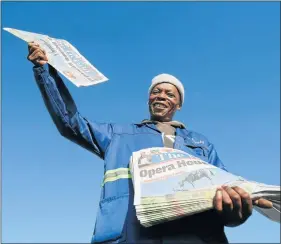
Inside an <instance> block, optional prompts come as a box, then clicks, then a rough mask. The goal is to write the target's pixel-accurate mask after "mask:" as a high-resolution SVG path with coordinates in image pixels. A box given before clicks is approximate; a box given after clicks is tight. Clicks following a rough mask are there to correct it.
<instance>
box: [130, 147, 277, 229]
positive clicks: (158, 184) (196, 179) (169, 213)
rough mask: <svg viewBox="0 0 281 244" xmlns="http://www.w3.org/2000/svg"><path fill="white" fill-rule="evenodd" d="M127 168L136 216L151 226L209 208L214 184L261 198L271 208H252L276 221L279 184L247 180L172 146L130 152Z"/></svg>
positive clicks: (214, 192)
mask: <svg viewBox="0 0 281 244" xmlns="http://www.w3.org/2000/svg"><path fill="white" fill-rule="evenodd" d="M130 171H131V175H132V180H133V185H134V191H135V196H134V205H135V207H136V213H137V218H138V219H139V221H140V223H141V224H142V225H143V226H145V227H149V226H153V225H156V224H159V223H162V222H166V221H171V220H174V219H178V218H182V217H185V216H188V215H192V214H196V213H200V212H203V211H207V210H210V209H212V208H213V198H214V197H215V194H216V190H217V187H218V186H222V185H228V186H239V187H241V188H242V189H244V190H245V191H246V192H248V193H249V194H250V196H251V198H252V199H253V200H254V199H257V198H260V197H262V198H265V199H267V200H270V201H271V202H272V203H273V208H271V209H262V208H258V207H255V209H256V210H257V211H258V212H260V213H261V214H263V215H264V216H266V217H268V218H270V219H271V220H273V221H276V222H279V223H280V186H272V185H265V184H261V183H258V182H254V181H248V180H246V179H244V178H242V177H240V176H236V175H233V174H231V173H229V172H227V171H224V170H222V169H220V168H217V167H215V166H213V165H211V164H209V163H206V162H204V161H203V160H201V159H199V158H197V157H194V156H192V155H190V154H188V153H186V152H183V151H180V150H176V149H172V148H148V149H144V150H140V151H138V152H135V153H133V155H132V156H131V160H130Z"/></svg>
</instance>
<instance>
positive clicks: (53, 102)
mask: <svg viewBox="0 0 281 244" xmlns="http://www.w3.org/2000/svg"><path fill="white" fill-rule="evenodd" d="M33 72H34V76H35V80H36V83H37V85H38V87H39V89H40V92H41V95H42V97H43V100H44V103H45V105H46V107H47V109H48V111H49V113H50V115H51V117H52V119H53V121H54V123H55V125H56V127H57V129H58V130H59V132H60V134H61V135H62V136H64V137H65V138H67V139H69V140H71V141H73V142H75V143H77V144H79V145H80V146H82V147H84V148H86V149H87V150H89V151H91V152H93V153H94V154H96V155H97V156H99V157H100V158H102V159H104V154H105V151H106V149H107V147H108V146H109V144H110V141H111V139H112V135H113V128H112V125H111V124H107V123H104V124H101V123H92V122H89V121H88V120H87V119H86V118H84V117H82V116H81V115H80V114H79V112H78V111H77V108H76V105H75V102H74V101H73V99H72V97H71V95H70V93H69V91H68V89H67V87H66V86H65V84H64V83H63V80H62V79H61V77H60V76H59V75H58V73H57V71H56V70H55V69H54V68H53V67H52V66H50V65H49V71H48V70H47V69H46V68H45V67H34V68H33Z"/></svg>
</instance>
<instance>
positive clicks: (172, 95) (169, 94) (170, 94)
mask: <svg viewBox="0 0 281 244" xmlns="http://www.w3.org/2000/svg"><path fill="white" fill-rule="evenodd" d="M167 95H168V97H175V95H174V94H173V93H168V94H167Z"/></svg>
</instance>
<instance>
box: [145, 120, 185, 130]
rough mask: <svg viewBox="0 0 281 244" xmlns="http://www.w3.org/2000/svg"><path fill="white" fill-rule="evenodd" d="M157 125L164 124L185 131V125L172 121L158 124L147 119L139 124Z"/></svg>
mask: <svg viewBox="0 0 281 244" xmlns="http://www.w3.org/2000/svg"><path fill="white" fill-rule="evenodd" d="M157 123H164V124H169V125H171V126H173V127H175V128H180V129H185V128H186V127H185V125H184V124H183V123H181V122H179V121H176V120H173V121H170V122H159V121H154V120H148V119H144V120H143V121H142V122H141V123H140V124H142V125H146V124H147V125H149V124H154V125H156V124H157Z"/></svg>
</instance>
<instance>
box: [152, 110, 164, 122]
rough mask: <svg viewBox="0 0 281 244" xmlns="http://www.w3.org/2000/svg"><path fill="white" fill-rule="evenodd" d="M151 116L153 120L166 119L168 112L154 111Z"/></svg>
mask: <svg viewBox="0 0 281 244" xmlns="http://www.w3.org/2000/svg"><path fill="white" fill-rule="evenodd" d="M150 116H151V118H152V119H153V120H157V121H164V120H165V117H166V113H163V112H161V113H160V112H154V113H151V114H150Z"/></svg>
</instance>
